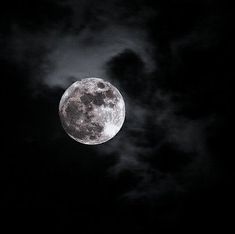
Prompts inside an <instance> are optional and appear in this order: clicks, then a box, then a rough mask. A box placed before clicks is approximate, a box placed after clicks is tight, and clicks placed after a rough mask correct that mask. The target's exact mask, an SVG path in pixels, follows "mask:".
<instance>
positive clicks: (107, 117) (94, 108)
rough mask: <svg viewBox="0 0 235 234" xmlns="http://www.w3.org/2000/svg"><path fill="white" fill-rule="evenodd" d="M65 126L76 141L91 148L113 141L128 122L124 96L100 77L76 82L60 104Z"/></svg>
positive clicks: (62, 120)
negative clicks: (125, 122)
mask: <svg viewBox="0 0 235 234" xmlns="http://www.w3.org/2000/svg"><path fill="white" fill-rule="evenodd" d="M59 115H60V119H61V123H62V126H63V128H64V130H65V131H66V132H67V134H68V135H69V136H70V137H72V138H73V139H74V140H76V141H78V142H80V143H83V144H88V145H96V144H101V143H104V142H106V141H108V140H110V139H112V138H113V137H114V136H115V135H116V134H117V133H118V132H119V130H120V129H121V127H122V125H123V123H124V120H125V103H124V100H123V97H122V95H121V93H120V92H119V91H118V90H117V89H116V88H115V87H114V86H113V85H111V84H110V83H109V82H106V81H104V80H102V79H100V78H87V79H83V80H81V81H77V82H75V83H73V84H72V85H71V86H70V87H69V88H68V89H67V90H66V91H65V93H64V94H63V96H62V98H61V100H60V104H59Z"/></svg>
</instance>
